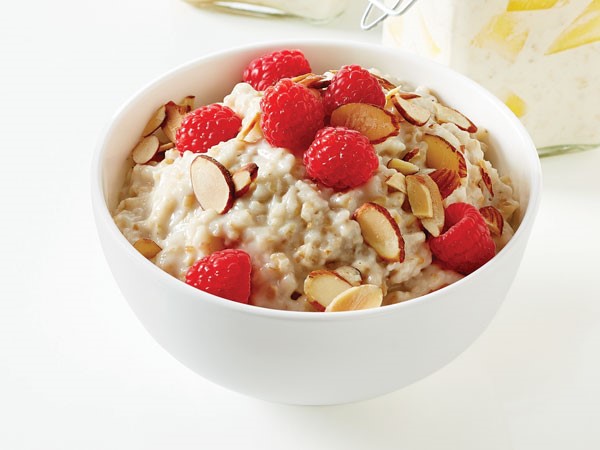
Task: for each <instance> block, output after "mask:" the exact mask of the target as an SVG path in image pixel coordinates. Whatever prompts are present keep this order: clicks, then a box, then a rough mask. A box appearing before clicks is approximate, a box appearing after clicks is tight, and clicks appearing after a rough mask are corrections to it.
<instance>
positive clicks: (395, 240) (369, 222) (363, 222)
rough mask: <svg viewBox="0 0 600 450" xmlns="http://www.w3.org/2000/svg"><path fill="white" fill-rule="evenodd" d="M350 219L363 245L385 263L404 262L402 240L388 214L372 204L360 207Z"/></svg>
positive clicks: (398, 228)
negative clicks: (357, 228) (358, 229)
mask: <svg viewBox="0 0 600 450" xmlns="http://www.w3.org/2000/svg"><path fill="white" fill-rule="evenodd" d="M352 218H353V219H354V220H356V221H357V222H358V225H359V226H360V231H361V234H362V237H363V239H364V241H365V243H366V244H367V245H368V246H369V247H371V248H372V249H373V250H375V252H376V253H377V254H378V255H379V256H380V257H381V258H382V259H383V260H385V261H388V262H402V261H404V239H403V238H402V233H401V232H400V227H399V226H398V223H397V222H396V221H395V220H394V218H393V217H392V215H391V214H390V212H389V211H388V210H387V209H386V208H384V207H383V206H381V205H378V204H377V203H373V202H367V203H364V204H363V205H362V206H360V207H359V208H358V209H357V210H356V211H354V214H353V215H352Z"/></svg>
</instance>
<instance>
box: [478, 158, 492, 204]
mask: <svg viewBox="0 0 600 450" xmlns="http://www.w3.org/2000/svg"><path fill="white" fill-rule="evenodd" d="M479 173H480V175H481V180H482V181H483V184H484V185H485V187H486V188H487V190H488V192H489V193H490V195H491V196H492V197H493V196H494V185H493V184H492V178H491V177H490V174H489V173H488V172H487V169H486V168H485V166H484V165H483V163H481V164H479Z"/></svg>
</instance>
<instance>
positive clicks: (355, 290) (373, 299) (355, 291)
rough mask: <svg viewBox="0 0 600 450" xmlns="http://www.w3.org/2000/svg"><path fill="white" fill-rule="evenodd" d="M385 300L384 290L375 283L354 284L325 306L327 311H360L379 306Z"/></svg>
mask: <svg viewBox="0 0 600 450" xmlns="http://www.w3.org/2000/svg"><path fill="white" fill-rule="evenodd" d="M382 302H383V292H382V291H381V288H380V287H379V286H375V285H374V284H363V285H361V286H354V287H351V288H350V289H348V290H346V291H344V292H342V293H341V294H339V295H338V296H337V297H335V298H334V299H333V300H332V301H331V303H330V304H329V305H328V306H327V308H325V311H326V312H340V311H358V310H361V309H370V308H378V307H380V306H381V303H382Z"/></svg>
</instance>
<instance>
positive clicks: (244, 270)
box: [185, 249, 252, 303]
mask: <svg viewBox="0 0 600 450" xmlns="http://www.w3.org/2000/svg"><path fill="white" fill-rule="evenodd" d="M251 271H252V266H251V263H250V256H248V253H246V252H244V251H243V250H235V249H227V250H220V251H217V252H214V253H212V254H210V255H208V256H205V257H204V258H202V259H199V260H198V261H196V262H195V263H194V265H193V266H192V267H190V268H189V269H188V271H187V274H186V275H185V282H186V283H187V284H189V285H190V286H194V287H195V288H198V289H200V290H201V291H204V292H208V293H209V294H214V295H217V296H219V297H222V298H226V299H228V300H233V301H235V302H239V303H248V299H249V298H250V288H251V285H250V273H251Z"/></svg>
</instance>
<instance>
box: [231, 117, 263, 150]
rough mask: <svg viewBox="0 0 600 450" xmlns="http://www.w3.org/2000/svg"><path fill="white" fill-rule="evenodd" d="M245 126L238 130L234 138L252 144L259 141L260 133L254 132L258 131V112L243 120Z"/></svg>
mask: <svg viewBox="0 0 600 450" xmlns="http://www.w3.org/2000/svg"><path fill="white" fill-rule="evenodd" d="M244 121H245V124H244V125H243V126H242V128H241V129H240V131H239V133H238V134H237V136H236V139H237V140H239V141H243V142H246V143H248V144H253V143H255V142H257V141H258V140H259V139H260V136H261V135H260V132H258V133H257V132H256V129H257V128H258V129H259V130H260V126H259V123H260V111H256V112H255V113H254V114H253V115H252V117H250V118H249V119H246V118H244Z"/></svg>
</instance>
